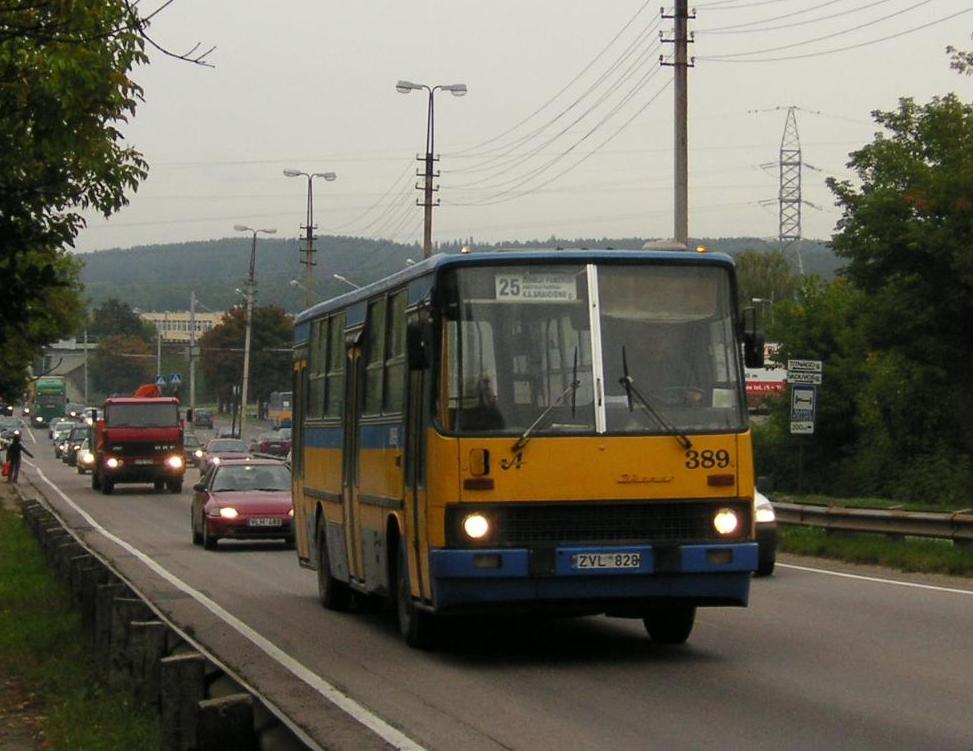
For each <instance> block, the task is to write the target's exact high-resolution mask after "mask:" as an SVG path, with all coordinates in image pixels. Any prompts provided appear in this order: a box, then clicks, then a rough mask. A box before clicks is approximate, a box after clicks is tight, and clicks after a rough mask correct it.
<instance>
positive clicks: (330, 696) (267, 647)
mask: <svg viewBox="0 0 973 751" xmlns="http://www.w3.org/2000/svg"><path fill="white" fill-rule="evenodd" d="M34 471H35V472H37V474H38V475H39V476H40V478H41V479H42V480H43V481H44V482H46V483H47V484H48V485H50V486H51V487H52V488H54V491H55V492H56V493H57V494H58V495H59V496H61V498H63V499H64V501H65V502H66V503H67V504H68V505H69V506H70V507H71V508H73V509H74V510H75V511H76V512H77V513H79V514H80V515H81V516H82V517H83V518H84V520H85V521H86V522H88V524H90V525H91V528H92V529H94V530H96V531H97V532H99V533H100V534H101V535H102V536H103V537H105V538H106V539H108V540H111V541H112V542H113V543H115V544H116V545H118V546H120V547H121V548H123V549H124V550H126V551H127V552H129V553H131V554H132V555H133V556H135V557H136V558H138V559H139V560H140V561H142V563H144V564H145V565H146V566H148V567H149V568H150V569H151V570H152V571H154V572H155V573H156V574H158V575H159V576H161V577H162V578H163V579H165V580H166V581H167V582H169V583H170V584H172V585H173V586H174V587H176V588H177V589H179V590H181V591H183V592H185V593H186V594H188V595H189V596H190V597H192V598H193V599H194V600H196V602H198V603H199V604H200V605H202V606H203V607H204V608H206V609H207V610H209V611H210V612H211V613H213V615H215V616H217V617H218V618H221V619H222V620H223V621H225V622H226V623H227V624H228V625H229V626H232V627H233V628H234V629H235V630H236V631H237V632H238V633H239V634H241V635H242V636H244V637H246V638H247V639H249V640H250V641H251V642H253V644H254V645H256V646H257V647H258V648H259V649H261V650H263V652H264V653H265V654H266V655H267V656H268V657H270V658H271V659H273V660H275V661H276V662H277V663H278V664H279V665H281V666H282V667H284V668H286V669H287V670H288V671H290V672H291V674H293V675H294V676H295V677H296V678H298V679H300V680H302V681H304V683H306V684H307V685H308V686H310V687H311V688H312V689H314V690H315V691H317V692H318V693H319V694H321V696H323V697H324V698H325V699H327V700H328V701H330V702H332V703H333V704H335V705H336V706H338V707H339V708H341V709H342V710H344V711H345V712H346V713H347V714H349V715H351V717H353V718H354V719H356V720H358V722H360V723H361V724H362V725H364V726H365V727H367V728H368V729H369V730H371V731H372V732H374V733H375V734H376V735H378V736H379V737H380V738H381V739H382V740H384V741H386V742H387V743H389V744H390V745H392V746H393V747H395V748H398V749H403V751H426V749H425V748H424V747H423V746H420V745H419V744H418V743H416V742H415V741H413V740H412V739H411V738H409V737H408V736H406V735H405V734H404V733H402V732H401V731H400V730H397V729H396V728H394V727H392V726H391V725H389V724H388V723H387V722H386V721H385V720H383V719H382V718H381V717H379V716H378V715H376V714H374V713H372V712H371V711H369V710H368V709H366V708H365V707H363V706H362V705H361V704H359V703H358V702H356V701H355V700H354V699H352V698H351V697H350V696H348V695H347V694H345V693H342V692H341V691H340V690H339V689H337V688H335V687H334V686H333V685H331V684H330V683H328V682H327V681H326V680H325V679H324V678H322V677H321V676H319V675H318V674H317V673H314V672H312V671H311V670H309V669H308V668H306V667H304V665H302V664H301V663H300V662H298V661H297V660H295V659H294V658H293V657H291V656H290V655H289V654H287V653H286V652H284V651H283V650H281V649H279V648H278V647H277V646H276V645H275V644H273V642H271V641H270V640H269V639H266V638H265V637H263V636H261V635H260V634H258V633H257V632H256V631H254V630H253V629H252V628H250V627H249V626H248V625H247V624H245V623H244V622H243V621H241V620H240V619H238V618H237V617H236V616H234V615H233V614H232V613H229V612H228V611H226V610H224V609H223V608H222V607H220V606H219V605H217V604H216V603H215V602H213V601H212V600H211V599H209V598H208V597H207V596H206V595H204V594H203V593H202V592H198V591H197V590H195V589H193V588H192V587H191V586H189V585H188V584H186V583H185V582H184V581H183V580H182V579H179V578H178V577H176V576H175V575H174V574H172V573H170V572H169V571H168V570H166V569H164V568H163V567H162V566H160V565H159V564H158V563H156V562H155V561H154V560H153V559H152V558H150V557H149V556H147V555H146V554H145V553H143V552H142V551H141V550H139V549H138V548H135V547H133V546H132V545H130V544H128V543H127V542H125V541H124V540H122V539H121V538H120V537H116V536H115V535H113V534H112V533H111V532H109V531H108V530H107V529H105V528H104V527H102V526H101V525H100V524H98V522H96V521H95V520H94V519H93V518H92V517H91V516H90V515H89V514H88V513H87V512H86V511H84V510H83V509H82V508H80V507H79V506H78V505H77V504H76V503H75V502H74V501H72V500H71V499H70V498H69V497H68V496H67V495H65V493H64V492H63V491H62V490H61V489H60V488H59V487H58V486H57V485H55V484H54V483H53V482H51V480H49V479H48V478H47V475H45V474H44V473H43V472H42V471H41V469H40V467H37V466H36V465H34Z"/></svg>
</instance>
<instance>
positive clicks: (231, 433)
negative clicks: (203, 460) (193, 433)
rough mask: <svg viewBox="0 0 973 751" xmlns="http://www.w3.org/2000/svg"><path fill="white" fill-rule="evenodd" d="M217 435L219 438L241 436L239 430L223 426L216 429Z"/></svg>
mask: <svg viewBox="0 0 973 751" xmlns="http://www.w3.org/2000/svg"><path fill="white" fill-rule="evenodd" d="M216 437H217V438H239V437H240V434H239V431H237V430H234V429H233V428H226V427H223V428H220V429H219V430H217V431H216Z"/></svg>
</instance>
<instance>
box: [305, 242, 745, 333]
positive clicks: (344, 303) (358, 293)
mask: <svg viewBox="0 0 973 751" xmlns="http://www.w3.org/2000/svg"><path fill="white" fill-rule="evenodd" d="M498 261H502V262H503V263H510V264H516V263H545V262H565V261H567V262H571V261H574V262H576V263H590V262H597V261H642V262H652V261H657V262H663V263H670V264H674V265H682V264H707V265H719V266H726V265H729V266H732V265H733V259H732V258H731V257H730V256H728V255H726V254H725V253H710V252H691V251H674V250H583V249H579V250H556V249H551V250H494V251H484V252H481V253H437V254H436V255H434V256H431V257H430V258H426V259H424V260H422V261H419V262H418V263H415V264H413V265H412V266H406V267H405V268H404V269H402V270H401V271H397V272H395V273H394V274H391V275H389V276H386V277H384V278H382V279H379V280H377V281H375V282H372V283H371V284H367V285H365V286H363V287H360V288H359V289H355V290H351V291H350V292H347V293H345V294H343V295H339V296H338V297H332V298H331V299H330V300H324V301H322V302H319V303H317V304H316V305H313V306H312V307H310V308H308V309H307V310H304V311H303V312H301V313H299V314H298V316H297V318H296V319H295V321H294V323H295V341H297V342H300V341H304V340H306V339H307V332H306V331H305V329H306V326H302V325H301V324H306V323H307V322H308V321H310V320H312V319H315V318H318V317H319V316H321V315H326V314H328V313H330V312H332V311H336V310H343V309H345V308H351V307H353V306H355V305H356V304H359V305H362V306H364V304H365V301H367V300H368V299H370V298H372V297H374V296H375V295H377V294H380V293H382V292H386V291H388V290H390V289H395V288H397V287H401V286H402V285H403V284H408V285H409V289H410V293H409V297H410V303H411V302H417V301H418V299H420V298H421V297H423V296H424V295H425V294H426V293H427V292H428V291H429V287H430V286H431V284H432V282H431V277H432V274H433V273H434V272H435V271H437V270H439V269H443V268H449V267H454V266H478V265H494V264H496V263H497V262H498ZM423 277H428V279H427V281H426V282H425V283H419V284H415V281H416V280H421V279H423ZM362 315H364V309H362Z"/></svg>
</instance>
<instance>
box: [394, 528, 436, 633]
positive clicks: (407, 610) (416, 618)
mask: <svg viewBox="0 0 973 751" xmlns="http://www.w3.org/2000/svg"><path fill="white" fill-rule="evenodd" d="M395 611H396V615H397V616H398V619H399V633H401V634H402V638H403V639H405V643H406V644H408V645H409V646H410V647H415V648H416V649H433V648H434V647H435V646H436V643H437V641H438V638H437V637H438V630H437V623H436V617H435V616H434V615H433V614H432V613H427V612H426V611H424V610H421V609H420V608H417V607H416V604H415V602H414V601H413V599H412V590H411V588H410V586H409V559H408V554H407V553H406V549H405V545H403V544H401V543H400V544H399V556H398V563H397V565H396V571H395Z"/></svg>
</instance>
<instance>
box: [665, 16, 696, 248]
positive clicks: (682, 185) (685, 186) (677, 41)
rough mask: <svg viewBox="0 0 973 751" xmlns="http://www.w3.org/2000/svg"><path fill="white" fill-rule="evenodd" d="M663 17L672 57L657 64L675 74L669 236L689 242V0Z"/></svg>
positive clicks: (690, 62) (690, 60) (690, 63)
mask: <svg viewBox="0 0 973 751" xmlns="http://www.w3.org/2000/svg"><path fill="white" fill-rule="evenodd" d="M662 17H663V18H671V19H673V38H672V39H665V38H663V39H662V41H663V43H667V44H672V45H674V47H673V53H674V54H673V59H672V62H667V61H666V60H665V58H664V56H660V57H659V63H660V64H661V65H670V66H672V67H673V68H674V69H675V70H674V71H673V73H674V75H675V78H674V81H675V97H674V99H675V108H674V112H673V115H674V117H673V120H674V125H675V131H674V152H675V158H674V174H673V193H674V195H673V239H674V240H675V241H676V242H680V243H683V244H687V245H688V243H689V128H688V124H687V122H688V114H689V68H690V67H692V65H693V64H694V63H695V58H690V57H689V54H688V45H689V42H691V41H693V40H692V37H691V35H690V34H689V31H688V26H689V20H690V19H691V18H695V17H696V16H695V15H690V14H689V0H675V7H674V8H673V13H672V15H671V16H670V15H666V13H665V9H663V13H662Z"/></svg>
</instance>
